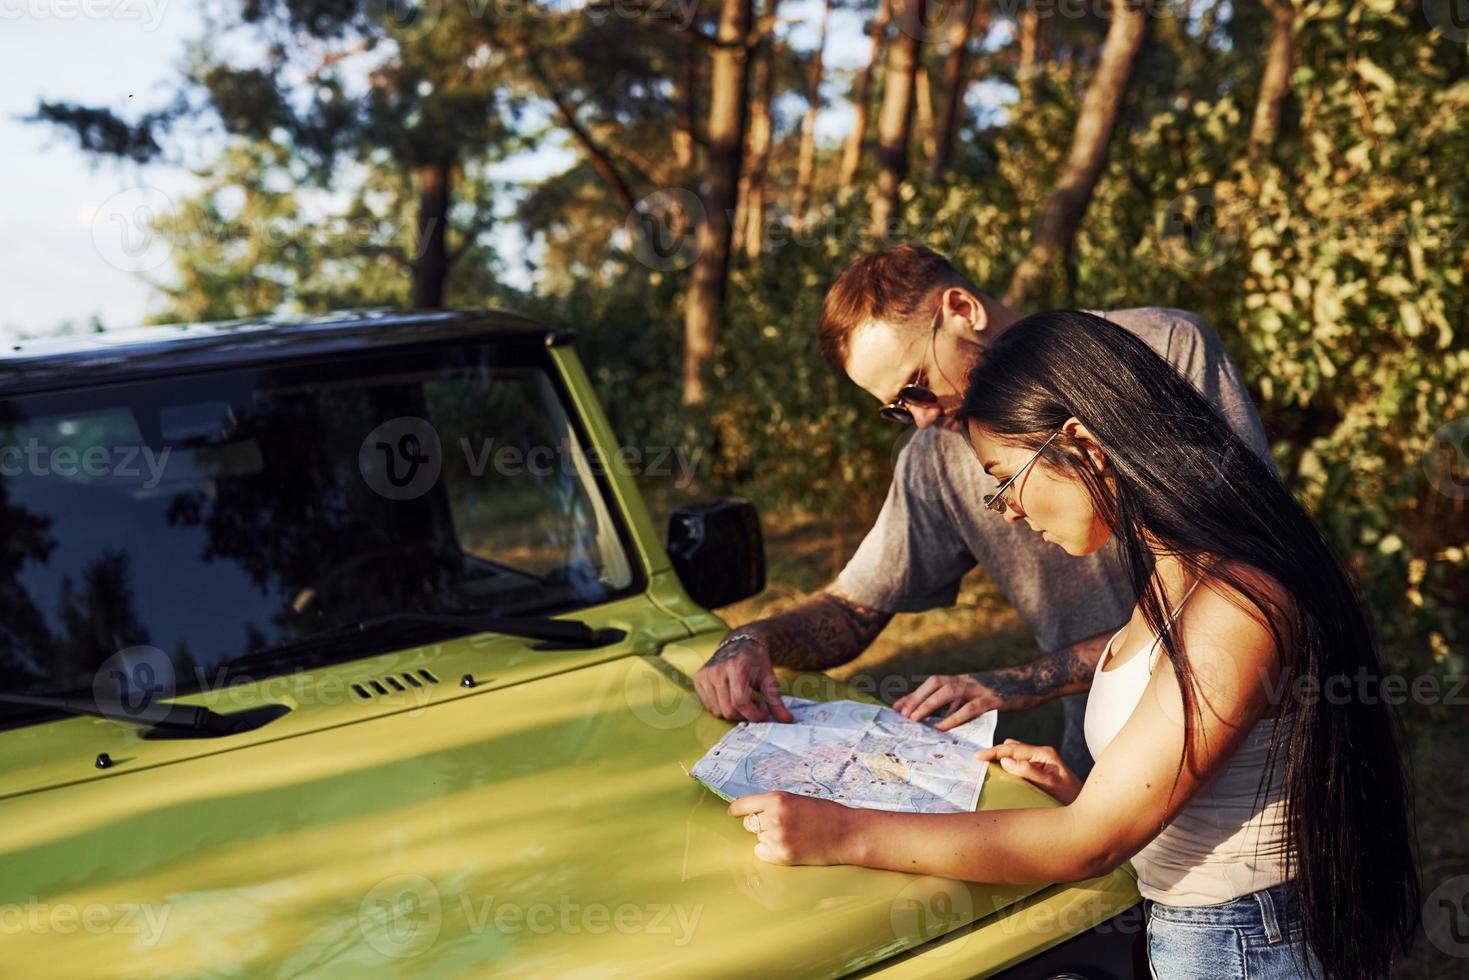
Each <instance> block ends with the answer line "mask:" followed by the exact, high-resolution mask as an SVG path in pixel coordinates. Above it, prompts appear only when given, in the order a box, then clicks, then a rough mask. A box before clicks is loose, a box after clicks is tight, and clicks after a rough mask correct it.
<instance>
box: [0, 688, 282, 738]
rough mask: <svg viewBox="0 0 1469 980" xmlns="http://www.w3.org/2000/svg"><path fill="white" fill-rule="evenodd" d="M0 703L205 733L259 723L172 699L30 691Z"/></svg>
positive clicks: (0, 699) (4, 696)
mask: <svg viewBox="0 0 1469 980" xmlns="http://www.w3.org/2000/svg"><path fill="white" fill-rule="evenodd" d="M0 704H20V705H26V706H29V707H33V708H49V709H51V710H53V711H65V712H67V713H68V714H73V715H91V716H93V717H94V718H107V719H110V720H112V721H122V722H129V723H131V724H134V725H141V726H143V727H146V728H153V729H158V730H161V731H168V732H170V733H174V732H199V733H202V734H208V735H236V734H238V733H240V732H244V731H249V730H250V729H251V728H256V727H258V726H259V722H258V720H257V719H255V718H254V717H253V716H252V717H242V716H244V715H248V714H250V713H249V712H240V714H239V715H222V714H220V713H219V712H217V711H212V710H210V709H209V708H205V707H201V706H199V705H193V704H179V703H177V702H174V701H150V702H149V703H148V704H145V705H143V706H142V707H141V708H134V707H132V706H131V705H127V704H124V703H123V702H121V701H115V700H108V699H105V698H94V697H82V698H66V697H46V696H42V695H31V694H0Z"/></svg>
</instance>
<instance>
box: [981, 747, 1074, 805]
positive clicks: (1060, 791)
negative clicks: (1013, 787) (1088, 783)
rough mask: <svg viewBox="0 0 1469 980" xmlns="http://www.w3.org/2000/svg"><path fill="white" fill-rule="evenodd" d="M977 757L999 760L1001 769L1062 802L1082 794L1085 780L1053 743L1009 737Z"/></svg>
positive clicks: (1070, 800)
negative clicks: (1067, 764)
mask: <svg viewBox="0 0 1469 980" xmlns="http://www.w3.org/2000/svg"><path fill="white" fill-rule="evenodd" d="M974 757H975V758H976V759H983V760H984V761H985V762H999V764H1000V768H1001V769H1003V770H1005V771H1006V772H1008V773H1011V774H1012V775H1016V776H1019V777H1020V778H1021V779H1024V780H1026V781H1027V782H1029V783H1031V784H1033V785H1035V786H1037V787H1039V788H1040V789H1041V790H1043V791H1045V792H1046V793H1047V794H1048V795H1050V797H1051V798H1052V799H1054V800H1056V801H1057V802H1059V803H1063V804H1070V803H1071V802H1072V801H1074V800H1075V799H1076V797H1077V796H1079V795H1080V794H1081V780H1080V779H1077V778H1076V776H1075V774H1074V773H1072V771H1071V770H1070V769H1067V768H1066V763H1064V762H1062V761H1061V756H1060V754H1059V753H1058V752H1057V751H1056V750H1055V749H1053V748H1051V747H1050V746H1049V745H1026V744H1025V743H1024V742H1017V741H1015V739H1013V738H1007V739H1005V743H1004V744H1003V745H996V746H994V747H993V748H988V749H980V750H979V751H978V752H976V753H974Z"/></svg>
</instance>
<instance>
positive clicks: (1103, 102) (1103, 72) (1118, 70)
mask: <svg viewBox="0 0 1469 980" xmlns="http://www.w3.org/2000/svg"><path fill="white" fill-rule="evenodd" d="M1147 30H1148V15H1147V12H1146V8H1144V7H1143V6H1142V5H1140V4H1138V3H1137V2H1136V0H1114V2H1113V4H1112V22H1111V24H1109V25H1108V27H1107V38H1106V40H1105V41H1104V42H1103V48H1102V58H1101V61H1100V63H1099V64H1098V65H1097V73H1096V75H1095V76H1094V77H1093V78H1092V82H1091V85H1089V86H1088V87H1087V90H1086V95H1085V96H1084V97H1083V98H1082V102H1081V114H1080V115H1079V116H1077V119H1076V129H1075V130H1074V131H1073V132H1072V135H1071V148H1070V150H1068V151H1067V154H1066V162H1065V163H1064V164H1063V165H1062V168H1061V176H1060V178H1059V179H1058V180H1057V181H1056V186H1055V187H1054V188H1053V189H1052V190H1051V195H1050V197H1048V198H1047V199H1046V203H1045V205H1044V207H1043V208H1042V209H1041V217H1040V223H1039V226H1038V228H1037V230H1036V233H1035V239H1034V241H1033V242H1032V243H1031V246H1030V251H1029V252H1027V253H1026V255H1025V258H1023V259H1021V260H1020V264H1019V265H1018V266H1016V268H1015V273H1014V275H1013V276H1012V277H1011V279H1010V288H1009V290H1007V291H1006V293H1005V299H1004V302H1005V305H1007V306H1011V307H1015V308H1017V309H1019V308H1021V307H1024V306H1027V305H1029V304H1030V303H1031V302H1032V301H1034V300H1035V298H1036V296H1037V294H1038V293H1039V292H1040V288H1041V283H1042V281H1043V280H1044V277H1045V274H1046V272H1047V270H1048V269H1049V268H1050V266H1051V263H1052V262H1053V261H1054V260H1055V259H1056V257H1057V256H1059V255H1061V254H1062V253H1063V252H1065V251H1066V249H1067V247H1068V246H1069V245H1070V243H1071V240H1072V238H1073V237H1075V235H1076V229H1077V228H1078V227H1079V226H1080V225H1081V219H1082V218H1084V217H1085V216H1086V209H1087V205H1088V204H1090V203H1091V197H1092V189H1093V188H1094V187H1095V186H1096V183H1097V176H1098V175H1099V174H1100V173H1101V171H1102V165H1103V164H1104V163H1105V162H1106V159H1107V144H1108V143H1109V142H1111V139H1112V130H1113V129H1114V128H1115V127H1116V125H1117V115H1118V113H1119V112H1120V111H1121V109H1122V101H1123V99H1124V98H1125V97H1126V95H1127V85H1128V82H1129V81H1130V80H1131V79H1132V71H1133V68H1134V66H1135V65H1136V64H1137V57H1138V53H1139V52H1140V51H1141V50H1142V47H1143V43H1144V40H1145V39H1146V37H1147Z"/></svg>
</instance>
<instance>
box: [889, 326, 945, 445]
mask: <svg viewBox="0 0 1469 980" xmlns="http://www.w3.org/2000/svg"><path fill="white" fill-rule="evenodd" d="M943 314H944V308H943V307H942V306H940V307H939V308H938V310H937V312H935V313H934V316H933V325H932V327H931V328H930V329H929V335H928V353H926V354H924V355H923V365H922V366H921V367H920V368H919V369H918V373H917V374H915V375H914V376H913V380H912V381H909V382H908V383H907V384H905V385H903V387H901V388H899V389H898V397H897V398H894V399H893V400H892V401H890V402H888V403H887V404H886V405H884V406H882V407H881V408H879V409H878V410H877V414H878V415H881V416H882V417H883V418H885V419H887V420H888V421H889V422H896V423H898V424H899V425H912V424H913V411H912V409H910V408H909V407H908V406H910V405H924V406H932V405H937V404H938V403H939V396H938V395H935V394H934V393H933V389H932V388H930V387H929V386H928V385H927V384H924V381H926V380H927V377H928V361H929V355H931V354H932V353H933V350H934V346H935V342H936V341H937V339H938V335H939V322H940V318H941V317H942V316H943Z"/></svg>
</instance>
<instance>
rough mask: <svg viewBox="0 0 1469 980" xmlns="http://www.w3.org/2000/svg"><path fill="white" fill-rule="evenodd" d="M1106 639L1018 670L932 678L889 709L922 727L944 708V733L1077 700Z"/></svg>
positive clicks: (1089, 680)
mask: <svg viewBox="0 0 1469 980" xmlns="http://www.w3.org/2000/svg"><path fill="white" fill-rule="evenodd" d="M1107 639H1108V638H1107V637H1106V636H1093V637H1091V638H1090V639H1086V640H1082V641H1081V642H1080V643H1077V644H1074V645H1072V646H1070V647H1067V648H1066V649H1065V650H1060V651H1057V652H1056V653H1052V654H1049V655H1047V656H1044V657H1041V658H1040V659H1039V660H1033V661H1031V662H1030V663H1028V664H1021V665H1020V666H1018V667H1006V668H1004V669H1003V670H986V671H984V672H982V673H979V674H935V675H934V676H932V677H930V678H928V679H927V680H925V681H924V682H923V683H922V684H920V685H919V686H918V688H917V690H915V691H914V692H913V693H912V694H908V695H905V696H904V697H901V698H899V699H898V700H896V701H894V702H893V709H894V710H895V711H899V712H902V713H903V714H904V715H906V716H907V717H909V718H911V719H912V720H914V721H922V720H923V719H925V718H927V717H928V716H929V715H931V714H933V713H934V712H935V711H938V710H939V709H940V708H943V707H945V706H947V707H948V708H949V709H950V711H949V715H948V717H946V718H944V719H943V720H942V721H940V722H939V724H938V727H939V728H940V729H941V730H943V731H948V730H949V729H950V728H953V727H954V726H955V725H961V724H963V723H964V722H966V721H968V720H969V719H971V718H977V717H979V716H980V715H982V714H984V713H985V712H986V711H988V710H990V709H991V708H999V709H1000V710H1001V711H1021V710H1024V709H1026V708H1034V707H1035V706H1036V705H1039V704H1044V703H1045V702H1047V701H1049V700H1051V699H1052V698H1057V697H1060V696H1062V695H1063V694H1080V693H1081V692H1082V691H1085V690H1087V689H1088V688H1089V687H1091V686H1092V674H1093V673H1094V672H1095V671H1096V668H1097V659H1098V658H1099V657H1100V656H1101V653H1102V648H1103V647H1105V646H1106V644H1107Z"/></svg>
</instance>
